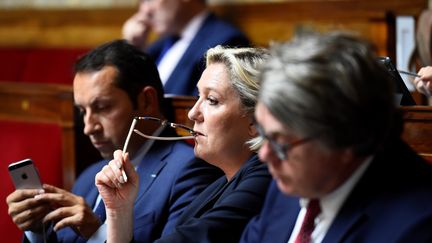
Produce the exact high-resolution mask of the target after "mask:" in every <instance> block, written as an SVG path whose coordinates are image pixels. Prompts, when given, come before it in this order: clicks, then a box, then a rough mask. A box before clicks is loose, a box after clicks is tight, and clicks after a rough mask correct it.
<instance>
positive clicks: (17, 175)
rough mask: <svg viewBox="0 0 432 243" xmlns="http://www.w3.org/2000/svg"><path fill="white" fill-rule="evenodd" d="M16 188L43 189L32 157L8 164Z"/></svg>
mask: <svg viewBox="0 0 432 243" xmlns="http://www.w3.org/2000/svg"><path fill="white" fill-rule="evenodd" d="M8 169H9V174H10V176H11V178H12V181H13V183H14V185H15V189H42V183H41V180H40V177H39V173H38V171H37V168H36V166H35V165H34V164H33V161H32V160H31V159H24V160H21V161H18V162H15V163H12V164H10V165H9V166H8Z"/></svg>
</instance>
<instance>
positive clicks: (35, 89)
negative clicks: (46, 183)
mask: <svg viewBox="0 0 432 243" xmlns="http://www.w3.org/2000/svg"><path fill="white" fill-rule="evenodd" d="M0 120H4V121H19V122H26V123H29V124H35V123H47V124H55V125H58V126H60V128H61V141H62V153H61V156H62V170H63V171H62V176H63V186H64V188H66V189H70V188H72V185H73V182H74V181H75V150H74V148H75V138H74V124H73V95H72V87H71V86H68V85H56V84H33V83H22V82H21V83H17V82H3V81H2V82H0ZM30 137H31V134H29V138H30ZM40 141H43V138H41V140H40ZM47 151H49V148H47ZM53 173H55V172H53Z"/></svg>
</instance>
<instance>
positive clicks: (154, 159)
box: [136, 142, 173, 202]
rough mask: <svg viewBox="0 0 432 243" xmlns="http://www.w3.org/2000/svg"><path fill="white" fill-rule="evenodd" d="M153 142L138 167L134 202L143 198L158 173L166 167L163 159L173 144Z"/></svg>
mask: <svg viewBox="0 0 432 243" xmlns="http://www.w3.org/2000/svg"><path fill="white" fill-rule="evenodd" d="M161 145H162V143H160V142H155V143H154V144H153V146H152V147H151V148H150V149H149V151H148V152H147V154H146V155H145V156H144V158H143V159H142V160H141V162H140V164H139V165H138V174H139V176H140V185H139V187H140V188H139V193H138V197H137V200H136V202H138V201H139V200H140V198H141V197H142V196H144V194H145V192H146V191H147V190H148V189H149V187H150V185H151V184H152V183H153V181H154V180H155V179H156V178H157V176H158V175H159V172H160V171H161V170H162V168H163V167H164V166H165V165H166V161H165V160H164V159H165V157H166V156H167V155H168V154H169V153H170V152H171V150H172V146H173V144H171V143H166V142H165V144H164V145H163V146H161Z"/></svg>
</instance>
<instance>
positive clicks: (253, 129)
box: [248, 119, 258, 137]
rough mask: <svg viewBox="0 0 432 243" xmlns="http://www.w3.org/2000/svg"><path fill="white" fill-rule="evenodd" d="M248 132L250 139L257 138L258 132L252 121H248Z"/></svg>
mask: <svg viewBox="0 0 432 243" xmlns="http://www.w3.org/2000/svg"><path fill="white" fill-rule="evenodd" d="M248 130H249V135H250V136H251V137H256V136H258V131H257V129H256V126H255V123H254V122H253V119H250V121H249V128H248Z"/></svg>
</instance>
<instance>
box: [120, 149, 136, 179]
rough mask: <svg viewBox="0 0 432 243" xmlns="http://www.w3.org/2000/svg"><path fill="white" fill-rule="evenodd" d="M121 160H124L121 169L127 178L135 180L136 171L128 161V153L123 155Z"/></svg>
mask: <svg viewBox="0 0 432 243" xmlns="http://www.w3.org/2000/svg"><path fill="white" fill-rule="evenodd" d="M123 158H124V160H123V161H124V162H123V169H124V171H125V173H126V175H127V176H129V177H131V176H133V178H135V177H136V170H135V167H134V166H133V165H132V162H131V161H130V160H129V153H126V154H124V156H123Z"/></svg>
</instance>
